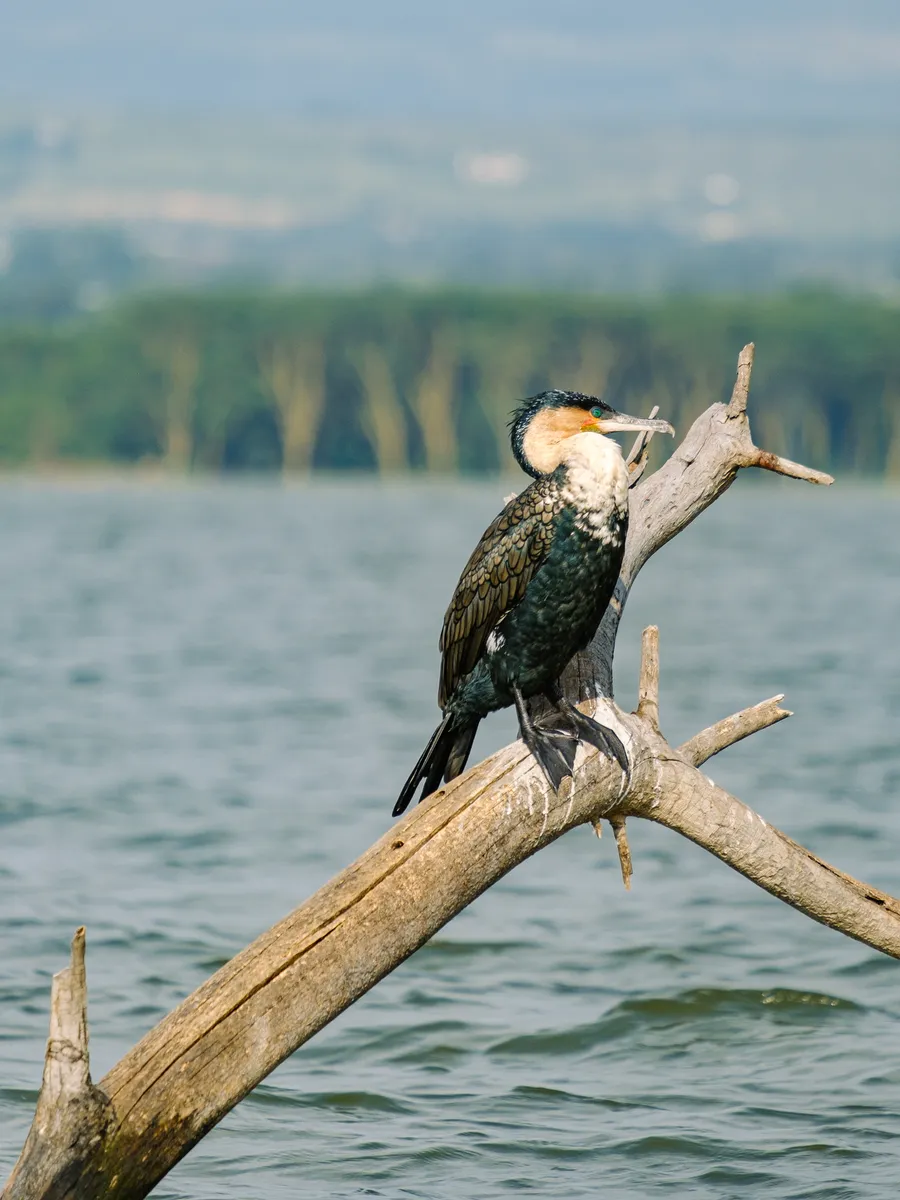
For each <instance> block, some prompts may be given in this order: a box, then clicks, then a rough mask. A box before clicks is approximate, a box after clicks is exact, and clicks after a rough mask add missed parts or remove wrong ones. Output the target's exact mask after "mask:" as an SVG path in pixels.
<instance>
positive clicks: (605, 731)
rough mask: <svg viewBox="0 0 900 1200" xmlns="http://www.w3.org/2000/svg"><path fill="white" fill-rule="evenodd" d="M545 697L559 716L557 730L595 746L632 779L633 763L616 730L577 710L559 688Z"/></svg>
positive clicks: (546, 693)
mask: <svg viewBox="0 0 900 1200" xmlns="http://www.w3.org/2000/svg"><path fill="white" fill-rule="evenodd" d="M544 695H545V698H546V699H547V700H548V701H549V702H550V703H551V704H552V705H553V706H554V707H555V709H556V711H557V713H558V714H559V720H556V721H555V722H554V724H555V725H556V728H557V729H559V730H560V731H562V729H564V728H568V730H569V736H570V737H574V738H575V739H576V740H577V741H580V742H587V744H588V745H589V746H595V747H596V748H597V749H598V750H599V751H600V753H601V754H602V755H603V756H604V758H609V759H612V760H613V761H614V762H617V763H618V764H619V766H620V767H621V768H622V770H623V772H624V773H625V775H626V776H628V777H630V775H631V763H630V762H629V761H628V755H627V753H626V752H625V747H624V746H623V744H622V739H621V738H620V737H619V735H618V734H617V733H615V732H614V730H612V729H609V728H607V726H606V725H601V724H600V722H599V721H595V720H594V718H593V717H589V716H587V715H586V714H585V713H583V712H582V711H581V709H579V708H576V707H575V705H574V704H573V703H572V701H571V700H567V699H566V698H565V696H564V695H563V694H562V692H561V691H560V690H559V688H556V687H554V688H548V689H547V691H546V692H545V693H544ZM551 719H552V718H551Z"/></svg>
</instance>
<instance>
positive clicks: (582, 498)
mask: <svg viewBox="0 0 900 1200" xmlns="http://www.w3.org/2000/svg"><path fill="white" fill-rule="evenodd" d="M564 445H565V451H564V454H563V457H562V464H563V466H564V467H565V482H564V484H563V489H562V495H563V499H564V500H565V502H566V504H569V505H571V506H572V508H574V509H575V511H576V513H581V514H584V515H585V517H586V518H589V519H588V524H587V530H588V531H589V532H593V531H595V530H599V529H603V528H605V527H606V526H607V525H608V524H609V523H611V522H618V521H619V520H621V518H622V517H623V516H624V514H625V513H626V512H627V511H628V468H627V467H626V466H625V460H624V459H623V457H622V451H621V450H620V449H619V446H618V445H617V444H616V442H614V441H612V440H611V439H610V438H608V437H604V436H603V435H602V434H598V433H578V434H575V436H574V437H570V438H566V441H565V443H564Z"/></svg>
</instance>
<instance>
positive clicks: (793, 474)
mask: <svg viewBox="0 0 900 1200" xmlns="http://www.w3.org/2000/svg"><path fill="white" fill-rule="evenodd" d="M749 465H750V466H754V467H762V469H763V470H764V471H774V472H775V474H776V475H787V476H788V478H789V479H802V480H804V482H806V483H818V484H821V485H822V486H823V487H828V486H830V485H831V484H832V483H834V476H833V475H828V474H826V472H825V471H815V470H813V468H812V467H804V466H803V464H802V463H795V462H791V460H790V459H789V458H782V457H781V456H780V455H779V454H770V453H769V451H768V450H757V451H756V455H755V457H754V459H753V461H752V463H750V464H749Z"/></svg>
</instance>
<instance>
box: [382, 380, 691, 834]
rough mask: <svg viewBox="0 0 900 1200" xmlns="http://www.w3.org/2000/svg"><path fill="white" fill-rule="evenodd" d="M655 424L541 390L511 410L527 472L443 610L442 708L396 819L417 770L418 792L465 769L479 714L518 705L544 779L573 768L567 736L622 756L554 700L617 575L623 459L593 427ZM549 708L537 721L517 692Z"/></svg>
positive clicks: (618, 746)
mask: <svg viewBox="0 0 900 1200" xmlns="http://www.w3.org/2000/svg"><path fill="white" fill-rule="evenodd" d="M631 429H654V430H661V431H664V432H666V433H674V430H673V429H672V426H671V425H670V424H669V423H668V422H667V421H654V420H650V419H649V418H643V417H629V416H626V415H625V414H624V413H618V412H615V410H614V409H612V408H610V407H609V405H608V404H605V403H604V402H603V401H602V400H598V399H597V398H596V397H595V396H585V395H582V394H581V393H580V392H563V391H550V392H542V393H541V394H540V395H539V396H532V397H531V398H530V399H528V400H524V401H523V402H522V403H521V405H520V406H519V408H518V409H517V411H516V412H515V414H514V417H513V421H512V426H511V433H510V438H511V442H512V449H513V453H514V454H515V456H516V459H517V460H518V463H519V465H520V466H521V467H522V469H523V470H524V471H527V472H528V474H529V475H533V476H534V480H535V481H534V483H532V484H530V485H529V486H528V487H527V488H525V490H524V491H523V492H522V493H521V494H520V495H518V496H516V497H514V498H513V499H512V500H510V502H509V503H508V504H507V506H506V508H504V510H503V512H502V513H500V515H499V516H498V517H497V518H496V520H495V521H494V522H493V523H492V524H491V525H490V526H489V527H488V529H487V530H486V531H485V533H484V536H483V537H482V539H481V541H480V542H479V543H478V546H477V547H476V549H475V552H474V553H473V555H472V557H471V558H470V559H469V561H468V563H467V564H466V566H465V569H464V571H463V573H462V575H461V576H460V580H459V583H458V584H457V585H456V591H455V592H454V593H453V599H452V600H451V601H450V607H449V608H448V609H447V613H446V616H445V617H444V627H443V630H442V631H441V640H440V649H441V653H442V655H443V658H442V662H441V679H440V687H439V690H438V703H439V704H440V706H441V709H442V711H443V714H444V717H443V720H442V721H441V723H440V725H439V726H438V727H437V729H436V730H435V731H434V733H433V734H432V737H431V740H430V741H429V743H428V745H427V746H426V747H425V749H424V751H423V752H422V756H421V758H420V759H419V761H418V762H417V763H416V765H415V767H413V770H412V772H411V774H410V776H409V778H408V779H407V781H406V783H405V784H404V785H403V790H402V792H401V793H400V797H399V799H398V800H397V803H396V804H395V805H394V816H398V815H399V814H400V813H402V812H403V811H404V809H405V808H406V807H407V805H408V804H409V802H410V800H411V799H412V797H413V795H414V793H415V791H416V789H417V788H418V786H419V784H420V783H421V782H422V780H424V781H425V786H424V788H423V789H422V796H421V798H422V799H424V797H425V796H428V795H430V794H431V792H433V791H436V790H437V788H438V787H439V785H440V782H441V779H442V778H443V779H444V780H446V781H448V782H449V781H450V780H451V779H455V778H456V776H457V775H460V774H461V773H462V771H463V770H464V769H465V765H466V761H467V759H468V757H469V752H470V751H471V749H472V742H473V741H474V740H475V731H476V729H477V728H478V722H479V721H480V720H481V718H482V717H485V716H487V714H488V713H490V712H494V711H496V710H497V709H499V708H506V707H508V706H509V705H510V704H514V705H515V706H516V713H517V715H518V718H519V728H520V731H521V735H522V739H523V741H524V742H525V744H526V745H527V746H528V748H529V750H530V751H531V753H532V754H533V755H534V757H535V758H536V759H537V761H538V763H539V764H540V765H541V767H542V769H543V771H544V774H545V775H546V776H547V779H548V780H549V781H550V783H551V785H552V786H553V787H554V788H558V787H559V785H560V783H561V782H562V780H563V779H564V778H565V776H566V775H571V773H572V769H573V765H574V761H575V750H576V748H577V745H578V742H579V741H585V742H588V743H590V744H591V745H593V746H596V747H597V749H598V750H600V751H601V753H603V754H605V755H606V756H607V757H609V758H614V759H616V760H617V761H618V763H619V764H620V765H621V767H622V769H623V771H626V772H627V770H628V759H627V756H626V754H625V748H624V747H623V745H622V743H621V741H620V739H619V738H618V737H617V736H616V734H615V733H613V731H612V730H611V729H606V728H605V727H604V726H602V725H600V724H598V722H596V721H594V720H592V719H591V718H590V717H587V716H585V715H584V714H583V713H581V712H579V710H578V709H577V708H576V707H575V706H574V705H573V704H572V703H571V702H570V701H568V700H566V699H565V698H564V696H563V695H562V693H561V691H560V688H559V682H558V681H559V677H560V675H561V674H562V672H563V670H564V668H565V667H566V664H567V663H568V662H569V660H570V659H571V658H572V657H573V655H575V654H576V653H577V652H578V651H579V650H583V649H585V647H586V646H587V645H588V643H589V642H590V640H591V638H592V637H593V636H594V633H595V632H596V630H597V626H598V625H599V624H600V620H601V618H602V617H603V614H604V612H605V611H606V607H607V605H608V604H609V601H610V599H611V597H612V594H613V589H614V588H615V586H616V580H617V579H618V577H619V568H620V567H621V564H622V555H623V553H624V550H625V534H626V531H627V527H628V470H627V468H626V466H625V461H624V459H623V457H622V452H621V450H620V448H619V446H618V445H617V444H616V443H615V442H614V441H612V440H611V439H610V438H607V437H604V436H603V434H606V433H612V432H614V431H618V430H631ZM538 695H541V696H544V697H545V698H546V699H547V700H548V701H549V702H550V704H551V705H552V708H553V711H552V712H551V713H550V714H549V715H548V716H545V717H541V718H539V719H538V720H536V721H532V719H531V718H530V716H529V714H528V711H527V708H526V706H525V701H526V700H527V699H528V698H529V697H531V696H538Z"/></svg>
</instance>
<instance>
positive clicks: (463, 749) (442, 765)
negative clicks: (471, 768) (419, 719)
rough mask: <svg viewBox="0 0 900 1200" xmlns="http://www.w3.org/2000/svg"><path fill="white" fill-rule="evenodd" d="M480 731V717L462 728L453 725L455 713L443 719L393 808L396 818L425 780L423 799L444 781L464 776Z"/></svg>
mask: <svg viewBox="0 0 900 1200" xmlns="http://www.w3.org/2000/svg"><path fill="white" fill-rule="evenodd" d="M477 728H478V719H477V718H476V719H475V720H474V721H471V722H469V723H468V724H466V725H459V724H454V717H453V715H452V714H450V713H448V714H447V716H445V717H444V719H443V721H441V723H440V725H438V727H437V729H436V730H435V731H434V733H433V734H432V735H431V737H430V738H429V740H428V745H427V746H426V747H425V749H424V750H423V751H422V754H421V757H420V758H419V761H418V762H417V763H416V765H415V766H414V767H413V769H412V771H411V772H410V774H409V778H408V779H407V781H406V783H404V785H403V789H402V791H401V792H400V795H399V797H398V799H397V803H396V804H395V805H394V813H393V815H394V816H395V817H399V816H400V814H401V813H402V812H404V811H405V810H406V808H407V807H408V805H409V802H410V800H412V798H413V796H414V795H415V792H416V788H418V786H419V784H420V783H421V782H422V780H423V779H424V780H425V786H424V787H423V788H422V795H421V796H420V797H419V799H420V800H424V799H425V797H426V796H430V795H431V793H432V792H436V791H437V789H438V788H439V787H440V783H441V779H442V778H443V779H445V780H447V782H449V781H450V780H451V779H455V778H456V777H457V775H461V774H462V773H463V771H464V770H465V769H466V763H467V761H468V758H469V753H470V751H471V749H472V743H473V742H474V741H475V731H476V730H477Z"/></svg>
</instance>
